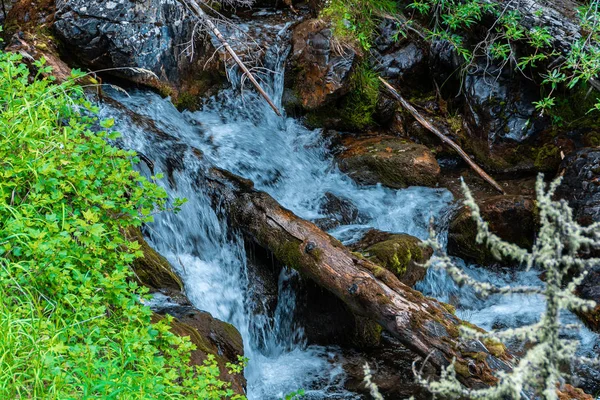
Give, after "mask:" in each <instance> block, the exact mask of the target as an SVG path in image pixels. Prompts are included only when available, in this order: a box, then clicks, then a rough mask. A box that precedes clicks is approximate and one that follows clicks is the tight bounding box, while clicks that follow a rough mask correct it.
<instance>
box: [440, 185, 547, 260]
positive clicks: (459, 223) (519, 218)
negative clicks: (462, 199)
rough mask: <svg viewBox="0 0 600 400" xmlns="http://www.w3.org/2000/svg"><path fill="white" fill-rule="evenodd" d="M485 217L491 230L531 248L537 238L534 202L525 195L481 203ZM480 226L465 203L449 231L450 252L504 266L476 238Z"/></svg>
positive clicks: (494, 198)
mask: <svg viewBox="0 0 600 400" xmlns="http://www.w3.org/2000/svg"><path fill="white" fill-rule="evenodd" d="M478 205H479V208H480V210H481V215H482V217H483V219H484V220H485V221H486V222H487V223H488V224H489V227H490V230H491V231H492V232H493V233H495V234H496V235H498V236H499V237H500V238H502V239H504V240H506V241H509V242H511V243H515V244H517V245H519V246H521V247H522V248H525V249H528V248H531V246H532V245H533V241H534V238H535V232H536V225H537V217H536V205H535V201H534V200H533V199H532V198H530V197H526V196H519V195H507V196H493V197H489V198H486V199H484V200H482V201H480V202H478ZM476 236H477V226H476V224H475V221H473V219H472V217H471V210H470V209H469V208H468V207H466V206H463V207H462V208H460V209H459V210H458V212H457V213H456V215H455V216H454V218H453V219H452V221H451V222H450V227H449V231H448V253H449V254H451V255H455V256H459V257H461V258H463V259H465V260H467V261H472V262H475V263H477V264H479V265H482V266H503V265H506V260H498V259H497V258H496V257H495V256H494V255H493V254H491V252H490V250H489V249H488V248H487V246H486V245H485V243H482V244H479V243H477V241H476V240H475V237H476Z"/></svg>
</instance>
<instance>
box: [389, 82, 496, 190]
mask: <svg viewBox="0 0 600 400" xmlns="http://www.w3.org/2000/svg"><path fill="white" fill-rule="evenodd" d="M379 80H380V81H381V82H382V83H383V85H384V86H385V88H386V89H387V91H388V92H389V93H390V94H391V95H392V96H393V97H394V99H396V100H397V101H398V102H399V103H400V104H401V105H402V107H404V108H406V109H407V110H408V112H410V113H411V114H412V116H413V117H414V118H415V119H416V120H417V121H419V123H420V124H421V125H423V126H424V127H425V128H426V129H427V130H428V131H430V132H431V133H433V134H434V135H436V136H437V137H438V138H440V139H441V140H442V142H444V143H446V144H447V145H449V146H450V147H452V148H453V149H454V150H455V151H456V152H457V153H458V154H459V155H460V156H461V157H462V159H463V160H465V161H466V162H467V164H469V166H470V167H471V168H472V169H473V170H474V171H475V172H477V174H478V175H479V176H481V178H483V180H485V181H486V182H487V183H489V184H490V185H492V186H493V187H494V189H496V190H497V191H499V192H500V193H502V194H504V189H502V187H501V186H500V185H499V184H498V182H496V181H495V180H494V178H492V177H491V176H489V175H488V174H487V173H486V172H485V171H484V170H483V169H482V168H481V167H480V166H479V165H477V164H476V163H475V162H474V161H473V160H472V159H471V157H469V155H468V154H467V153H465V151H464V150H463V149H461V147H460V146H459V145H458V144H456V143H455V142H454V141H453V140H452V139H450V138H449V137H448V136H446V135H444V134H443V133H442V132H441V131H440V130H439V129H438V128H436V127H435V126H434V125H433V124H432V123H431V122H429V121H428V120H427V119H426V118H425V117H424V116H422V115H421V114H420V113H419V112H418V111H417V110H416V108H414V107H413V106H412V105H411V104H410V103H409V102H408V101H406V99H405V98H404V97H402V95H401V94H400V93H398V91H397V90H396V89H394V88H393V86H392V85H390V84H389V83H388V82H387V81H386V80H385V79H383V78H382V77H379Z"/></svg>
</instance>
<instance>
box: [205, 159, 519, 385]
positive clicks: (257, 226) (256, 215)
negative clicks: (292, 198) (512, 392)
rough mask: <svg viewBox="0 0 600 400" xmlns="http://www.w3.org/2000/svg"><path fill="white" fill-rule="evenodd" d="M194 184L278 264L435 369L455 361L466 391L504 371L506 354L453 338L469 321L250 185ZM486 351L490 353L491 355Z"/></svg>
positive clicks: (228, 179)
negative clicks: (379, 328)
mask: <svg viewBox="0 0 600 400" xmlns="http://www.w3.org/2000/svg"><path fill="white" fill-rule="evenodd" d="M204 179H205V181H203V182H201V184H202V185H203V187H204V188H206V189H207V190H208V192H209V195H210V196H211V198H212V199H213V203H214V206H215V208H217V209H221V210H224V212H225V215H226V217H227V218H228V219H229V222H230V224H231V226H232V227H233V228H236V229H239V230H241V231H242V232H243V233H244V234H245V235H246V236H247V237H249V238H251V239H252V240H253V241H254V242H256V243H257V244H258V245H260V246H262V247H264V248H267V249H269V250H270V251H272V252H273V254H274V255H275V257H276V258H277V259H278V260H279V261H281V262H282V263H284V264H285V265H287V266H289V267H291V268H294V269H295V270H297V271H298V272H300V273H301V274H302V275H303V276H305V277H307V278H310V279H312V280H313V281H314V282H316V283H317V284H318V285H320V286H321V287H323V288H325V289H327V290H329V291H330V292H331V293H333V294H334V295H336V296H337V297H338V298H339V299H341V300H342V301H344V302H345V304H346V305H347V306H348V307H349V308H350V309H351V310H352V312H354V313H355V314H356V315H360V316H365V317H367V318H369V319H371V320H373V321H376V322H377V323H379V324H380V325H381V326H382V327H383V328H385V329H386V330H387V331H388V332H390V333H391V334H392V335H393V336H394V337H396V338H397V339H398V340H399V341H400V342H401V343H402V344H403V345H405V346H406V347H407V348H409V349H411V350H412V351H414V352H415V353H417V354H418V355H420V356H421V357H422V358H427V359H428V360H429V361H430V362H431V363H432V364H433V365H434V366H435V367H436V368H438V369H440V368H442V367H445V366H447V365H449V364H450V363H451V362H452V360H456V364H455V365H456V369H457V371H459V372H458V373H459V378H460V379H461V381H462V382H463V383H464V384H465V385H466V386H468V387H472V388H476V387H483V386H489V385H492V384H494V383H495V382H496V378H495V377H494V375H493V371H494V370H498V369H501V370H507V369H509V368H510V366H509V363H510V360H511V356H510V355H509V354H508V353H507V352H505V351H504V347H503V346H501V347H502V351H500V352H498V351H497V349H493V350H489V349H488V348H486V346H485V345H484V344H483V343H481V342H478V341H465V340H463V339H461V338H460V337H459V326H460V325H463V324H468V323H466V322H464V321H461V320H460V319H458V318H457V317H456V316H454V315H453V314H452V312H451V311H449V307H445V306H444V304H442V303H440V302H438V301H436V300H434V299H431V298H427V297H425V296H423V295H422V294H421V293H420V292H418V291H416V290H413V289H411V288H410V287H408V286H406V285H404V284H403V283H401V282H400V281H399V280H398V279H397V278H396V277H395V276H394V275H393V274H392V273H391V272H389V271H387V270H386V269H384V268H381V267H380V266H378V265H376V264H373V263H372V262H370V261H368V260H366V259H364V258H362V257H360V256H359V255H356V254H354V253H351V252H350V251H349V250H348V249H347V248H346V247H345V246H343V245H342V244H341V243H340V242H339V241H338V240H336V239H335V238H333V237H332V236H330V235H329V234H327V233H326V232H323V231H322V230H321V229H319V228H318V227H316V226H315V225H314V224H312V223H310V222H308V221H306V220H303V219H302V218H299V217H298V216H296V215H295V214H294V213H292V212H291V211H289V210H287V209H285V208H283V207H281V206H280V205H279V203H278V202H277V201H276V200H274V199H273V198H272V197H271V196H270V195H268V194H267V193H264V192H261V191H257V190H255V189H254V188H253V183H252V182H251V181H248V180H245V179H243V178H240V177H238V176H236V175H233V174H231V173H229V172H227V171H224V170H221V169H216V168H213V169H210V170H209V171H208V172H207V174H206V176H205V177H204ZM492 353H493V354H492Z"/></svg>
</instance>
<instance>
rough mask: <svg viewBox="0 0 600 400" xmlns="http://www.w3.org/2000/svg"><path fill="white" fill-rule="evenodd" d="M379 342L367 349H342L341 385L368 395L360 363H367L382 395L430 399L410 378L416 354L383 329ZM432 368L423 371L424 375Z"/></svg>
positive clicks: (385, 396)
mask: <svg viewBox="0 0 600 400" xmlns="http://www.w3.org/2000/svg"><path fill="white" fill-rule="evenodd" d="M381 336H382V338H381V343H380V344H379V345H377V346H374V347H372V348H370V349H368V350H367V351H356V350H350V349H348V350H344V351H343V355H342V357H341V359H340V360H339V361H340V363H341V364H342V366H343V368H344V372H346V375H347V376H346V381H345V382H344V386H345V387H346V389H347V390H350V391H352V392H356V393H360V394H363V395H365V396H367V398H370V393H369V390H368V389H367V388H366V387H365V385H364V375H365V374H364V365H365V363H367V364H369V369H370V370H371V375H372V381H373V382H374V383H375V384H376V385H377V387H378V388H379V391H380V392H381V394H382V395H383V396H384V398H386V399H406V398H409V397H411V396H414V398H415V399H418V400H420V399H430V398H431V395H429V394H428V393H427V392H426V391H425V390H424V389H423V388H422V387H420V386H419V385H417V384H416V383H415V381H414V376H413V372H412V363H413V361H414V360H415V359H416V358H417V356H416V355H415V354H414V353H413V352H411V351H410V350H408V349H407V348H406V347H404V346H403V345H402V344H400V343H399V342H398V341H397V340H395V339H394V338H392V337H390V336H389V335H388V334H387V333H385V332H384V333H383V334H382V335H381ZM432 373H433V371H427V370H426V371H424V375H427V374H432Z"/></svg>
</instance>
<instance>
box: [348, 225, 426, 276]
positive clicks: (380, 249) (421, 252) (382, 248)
mask: <svg viewBox="0 0 600 400" xmlns="http://www.w3.org/2000/svg"><path fill="white" fill-rule="evenodd" d="M421 243H422V242H421V240H420V239H418V238H416V237H414V236H410V235H406V234H393V233H389V232H381V231H378V230H375V229H371V230H370V231H368V232H367V233H366V234H365V235H364V236H363V237H362V239H360V240H359V241H358V242H356V243H354V244H352V245H351V246H350V248H351V249H352V250H353V251H358V252H360V253H362V254H363V255H364V256H365V257H366V258H368V259H369V260H370V261H373V262H374V263H376V264H379V265H381V266H382V267H384V268H386V269H388V270H389V271H391V272H393V273H394V275H396V276H397V277H398V279H400V281H402V283H404V284H406V285H408V286H414V285H415V284H416V283H417V282H418V281H420V280H421V279H423V278H424V277H425V274H426V273H427V270H426V269H425V268H423V267H422V264H424V263H425V262H427V260H428V259H429V258H430V257H431V255H432V254H433V251H432V250H431V248H429V247H427V248H423V247H421V246H420V244H421Z"/></svg>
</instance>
